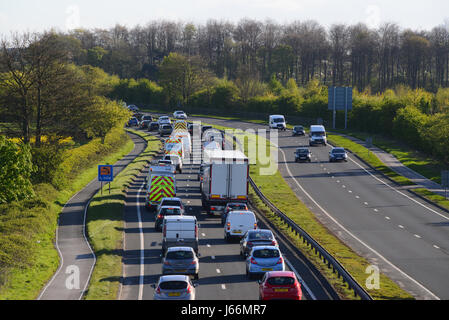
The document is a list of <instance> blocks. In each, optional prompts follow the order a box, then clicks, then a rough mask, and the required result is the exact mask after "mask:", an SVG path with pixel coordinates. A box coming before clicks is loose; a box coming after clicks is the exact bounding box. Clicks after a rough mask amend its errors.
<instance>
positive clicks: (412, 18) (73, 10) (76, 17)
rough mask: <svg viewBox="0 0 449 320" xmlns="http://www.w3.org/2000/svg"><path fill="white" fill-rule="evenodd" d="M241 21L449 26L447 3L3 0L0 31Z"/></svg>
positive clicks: (406, 0) (404, 0) (432, 0)
mask: <svg viewBox="0 0 449 320" xmlns="http://www.w3.org/2000/svg"><path fill="white" fill-rule="evenodd" d="M242 18H252V19H258V20H261V21H262V20H265V19H267V18H270V19H272V20H274V21H276V22H278V23H288V22H291V21H294V20H299V21H304V20H311V19H313V20H316V21H318V22H319V23H320V24H322V25H324V26H326V27H329V26H331V25H332V24H333V23H339V22H344V23H347V24H355V23H358V22H363V23H366V24H367V25H368V26H370V27H376V26H378V25H380V24H381V23H382V22H396V23H398V24H399V25H400V26H401V27H402V28H411V29H414V30H422V29H425V30H430V29H432V28H433V27H435V26H438V25H443V24H444V25H446V26H447V27H448V28H449V1H448V0H426V1H422V0H368V1H363V0H159V1H154V0H120V1H117V0H109V1H108V0H0V33H2V34H4V35H9V34H10V32H11V31H32V32H34V31H42V30H48V29H50V28H55V29H57V30H60V31H66V30H68V29H73V28H77V27H82V28H86V29H90V28H109V27H113V26H114V25H115V24H117V23H119V24H122V25H126V26H128V27H133V26H135V25H137V24H140V25H145V24H146V23H147V22H148V21H151V20H158V19H168V20H174V21H184V22H194V23H204V22H206V21H207V20H208V19H219V20H227V21H230V22H238V21H239V20H240V19H242Z"/></svg>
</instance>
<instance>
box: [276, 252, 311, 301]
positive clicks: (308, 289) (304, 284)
mask: <svg viewBox="0 0 449 320" xmlns="http://www.w3.org/2000/svg"><path fill="white" fill-rule="evenodd" d="M284 261H285V263H286V264H287V265H288V267H289V268H290V269H291V270H292V271H293V272H294V273H295V274H296V277H297V278H298V281H299V282H300V283H301V286H302V287H303V288H304V289H306V291H307V293H308V294H309V296H310V298H312V300H316V297H315V295H314V294H313V292H312V290H310V288H309V286H308V285H307V283H305V281H304V280H303V278H301V275H300V274H299V273H298V271H296V269H295V268H293V266H292V264H291V263H290V261H288V260H287V259H286V258H285V257H284Z"/></svg>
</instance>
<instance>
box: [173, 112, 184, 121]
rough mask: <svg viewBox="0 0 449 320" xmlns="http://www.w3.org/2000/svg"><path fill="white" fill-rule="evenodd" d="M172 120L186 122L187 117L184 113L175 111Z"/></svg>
mask: <svg viewBox="0 0 449 320" xmlns="http://www.w3.org/2000/svg"><path fill="white" fill-rule="evenodd" d="M173 118H175V119H183V120H186V119H187V115H186V113H185V112H184V111H175V112H174V113H173Z"/></svg>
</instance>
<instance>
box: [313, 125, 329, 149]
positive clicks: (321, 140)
mask: <svg viewBox="0 0 449 320" xmlns="http://www.w3.org/2000/svg"><path fill="white" fill-rule="evenodd" d="M316 144H322V145H327V135H326V128H324V126H319V125H316V126H310V132H309V145H310V146H313V145H316Z"/></svg>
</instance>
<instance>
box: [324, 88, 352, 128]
mask: <svg viewBox="0 0 449 320" xmlns="http://www.w3.org/2000/svg"><path fill="white" fill-rule="evenodd" d="M328 94H329V98H328V109H329V110H331V111H332V114H333V121H332V124H333V128H334V129H335V128H336V117H337V111H343V110H344V111H345V129H347V128H348V111H350V110H352V88H351V87H329V89H328Z"/></svg>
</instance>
